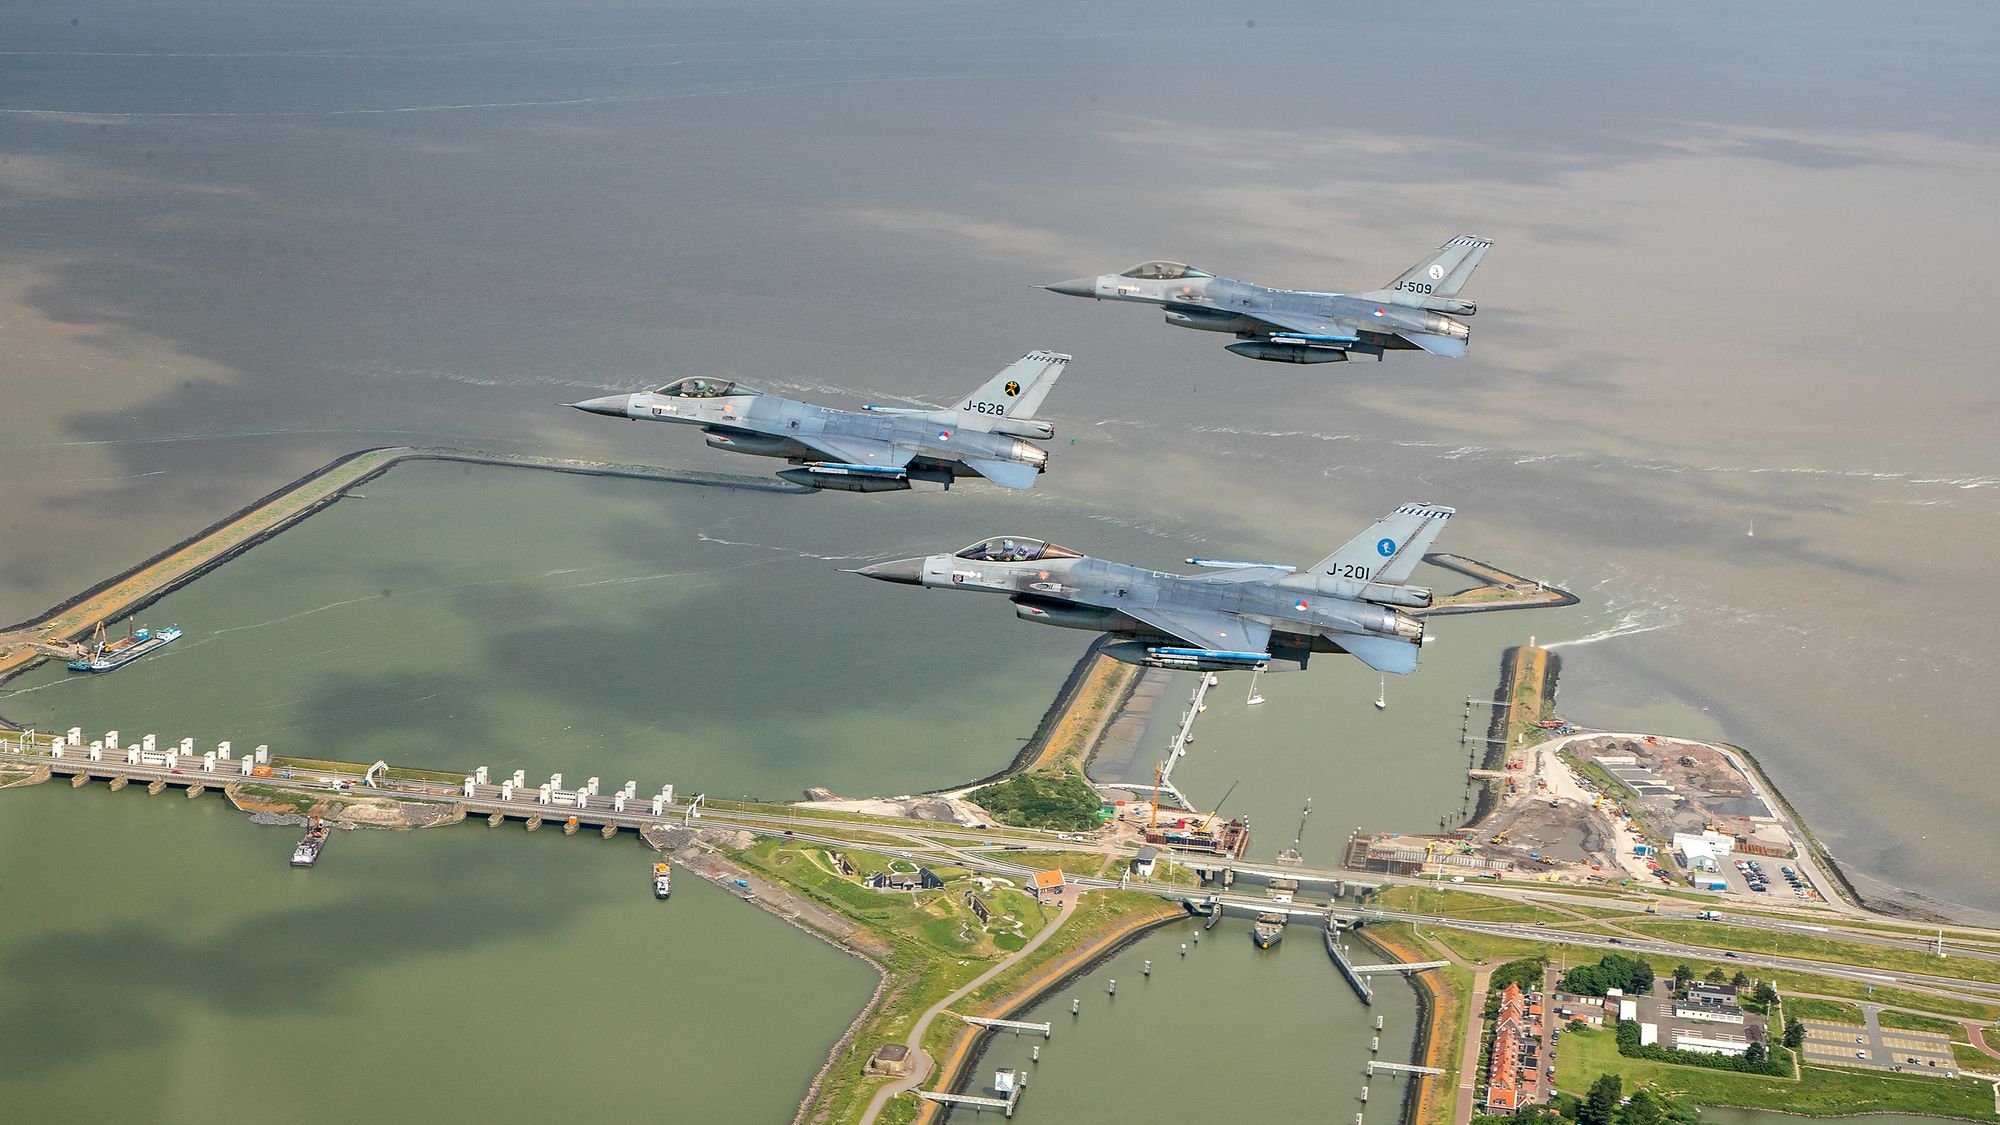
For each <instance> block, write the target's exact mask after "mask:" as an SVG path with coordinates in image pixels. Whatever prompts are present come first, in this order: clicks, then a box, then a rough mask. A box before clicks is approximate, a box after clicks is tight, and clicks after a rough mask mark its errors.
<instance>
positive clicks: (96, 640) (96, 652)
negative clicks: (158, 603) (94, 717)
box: [69, 621, 181, 672]
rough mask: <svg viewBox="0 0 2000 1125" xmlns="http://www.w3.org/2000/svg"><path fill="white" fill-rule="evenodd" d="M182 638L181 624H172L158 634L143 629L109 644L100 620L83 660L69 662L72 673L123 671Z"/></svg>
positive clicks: (135, 630)
mask: <svg viewBox="0 0 2000 1125" xmlns="http://www.w3.org/2000/svg"><path fill="white" fill-rule="evenodd" d="M180 637H181V629H180V626H178V625H169V626H168V627H166V628H165V629H162V630H160V631H159V632H157V633H155V632H153V631H152V630H151V629H148V628H146V627H144V626H141V627H139V628H137V629H134V630H132V631H131V632H129V633H127V634H125V635H124V636H122V637H120V638H118V639H117V640H115V641H109V642H107V641H106V640H105V639H104V622H102V621H100V622H98V623H97V631H96V632H95V633H94V634H92V636H91V638H90V647H89V648H88V649H87V650H85V655H84V657H83V658H82V659H80V660H72V661H70V662H69V670H70V671H72V672H109V671H111V670H112V669H114V668H123V667H124V666H126V665H127V664H130V663H132V662H133V661H134V660H137V659H139V658H140V657H142V656H144V655H146V654H147V653H149V652H151V651H153V650H154V649H156V648H159V647H160V646H162V645H166V644H170V643H172V642H174V641H177V640H179V639H180Z"/></svg>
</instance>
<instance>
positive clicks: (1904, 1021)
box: [1875, 1008, 2000, 1062]
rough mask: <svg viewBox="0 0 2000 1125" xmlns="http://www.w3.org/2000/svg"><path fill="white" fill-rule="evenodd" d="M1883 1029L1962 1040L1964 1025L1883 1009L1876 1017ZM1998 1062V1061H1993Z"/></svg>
mask: <svg viewBox="0 0 2000 1125" xmlns="http://www.w3.org/2000/svg"><path fill="white" fill-rule="evenodd" d="M1875 1018H1876V1020H1877V1021H1878V1022H1879V1023H1881V1025H1882V1026H1883V1027H1900V1028H1903V1029H1904V1030H1906V1031H1929V1032H1934V1033H1936V1034H1938V1035H1942V1036H1944V1037H1945V1038H1946V1039H1964V1038H1965V1025H1964V1024H1962V1023H1960V1022H1958V1021H1957V1020H1946V1019H1939V1018H1938V1017H1936V1016H1920V1015H1917V1014H1916V1013H1914V1012H1898V1011H1896V1010H1894V1009H1891V1008H1884V1009H1882V1011H1881V1012H1880V1013H1879V1014H1877V1015H1876V1017H1875ZM1994 1061H1995V1062H2000V1059H1996V1060H1994Z"/></svg>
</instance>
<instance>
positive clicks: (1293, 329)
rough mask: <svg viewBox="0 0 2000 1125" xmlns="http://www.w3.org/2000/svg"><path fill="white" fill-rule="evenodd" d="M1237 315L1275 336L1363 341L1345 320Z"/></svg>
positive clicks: (1282, 314)
mask: <svg viewBox="0 0 2000 1125" xmlns="http://www.w3.org/2000/svg"><path fill="white" fill-rule="evenodd" d="M1169 307H1171V306H1169ZM1204 311H1206V312H1211V313H1212V312H1214V311H1215V310H1213V309H1207V310H1204ZM1232 311H1233V310H1232ZM1237 315H1239V316H1242V317H1244V318H1245V319H1247V320H1256V321H1262V322H1263V323H1264V324H1266V325H1268V326H1270V329H1271V331H1272V333H1274V334H1276V333H1292V334H1294V335H1299V336H1310V337H1312V338H1313V339H1315V340H1324V341H1326V342H1328V343H1349V344H1354V343H1359V342H1360V341H1361V334H1360V333H1359V332H1358V331H1356V330H1355V327H1354V325H1352V324H1349V323H1347V322H1346V321H1344V320H1332V319H1329V318H1327V317H1323V316H1309V315H1307V314H1305V313H1293V312H1269V311H1266V312H1256V313H1247V312H1246V313H1238V314H1237Z"/></svg>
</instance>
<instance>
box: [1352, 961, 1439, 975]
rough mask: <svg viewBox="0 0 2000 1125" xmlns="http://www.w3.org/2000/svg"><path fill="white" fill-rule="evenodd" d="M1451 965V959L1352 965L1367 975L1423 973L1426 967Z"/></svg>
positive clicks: (1355, 970)
mask: <svg viewBox="0 0 2000 1125" xmlns="http://www.w3.org/2000/svg"><path fill="white" fill-rule="evenodd" d="M1450 965H1451V962H1449V961H1409V962H1403V961H1396V962H1391V963H1389V964H1386V965H1350V966H1348V967H1349V968H1350V969H1352V970H1353V971H1354V972H1356V973H1359V974H1361V975H1362V976H1367V975H1368V974H1370V973H1421V972H1423V971H1424V970H1425V969H1443V968H1448V967H1449V966H1450Z"/></svg>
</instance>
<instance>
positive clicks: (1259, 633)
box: [1118, 605, 1271, 652]
mask: <svg viewBox="0 0 2000 1125" xmlns="http://www.w3.org/2000/svg"><path fill="white" fill-rule="evenodd" d="M1118 609H1119V612H1121V613H1124V614H1125V615H1126V616H1128V617H1131V618H1133V619H1135V620H1137V621H1139V622H1141V623H1142V624H1146V625H1150V626H1152V627H1153V628H1155V629H1158V630H1159V631H1160V632H1162V633H1165V634H1167V635H1168V636H1171V637H1179V638H1180V639H1181V640H1184V641H1186V642H1187V643H1189V644H1191V645H1194V646H1196V647H1198V648H1206V649H1213V650H1215V651H1218V652H1268V651H1270V644H1271V627H1270V626H1269V625H1266V624H1264V623H1263V622H1262V621H1252V620H1250V619H1249V618H1247V617H1238V616H1237V615H1235V614H1233V613H1216V612H1214V611H1212V610H1201V609H1161V608H1159V607H1157V606H1154V607H1148V608H1145V609H1139V608H1135V607H1132V606H1126V605H1121V606H1119V607H1118Z"/></svg>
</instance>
